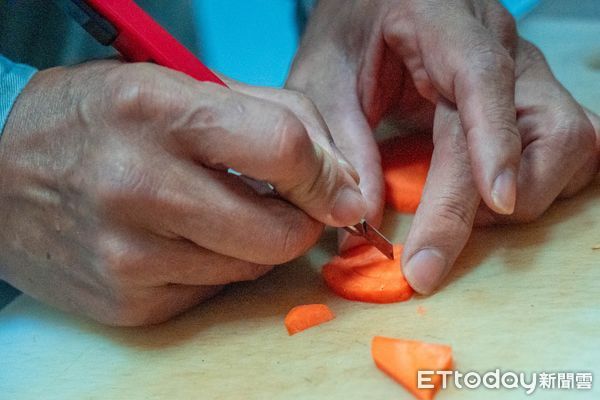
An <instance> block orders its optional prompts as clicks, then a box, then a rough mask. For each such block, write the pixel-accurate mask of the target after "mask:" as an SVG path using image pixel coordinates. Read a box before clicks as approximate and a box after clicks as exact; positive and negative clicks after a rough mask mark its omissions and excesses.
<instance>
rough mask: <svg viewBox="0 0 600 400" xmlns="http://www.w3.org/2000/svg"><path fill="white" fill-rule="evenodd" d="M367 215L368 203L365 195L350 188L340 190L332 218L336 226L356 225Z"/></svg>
mask: <svg viewBox="0 0 600 400" xmlns="http://www.w3.org/2000/svg"><path fill="white" fill-rule="evenodd" d="M366 213H367V202H366V201H365V198H364V197H363V195H362V194H361V193H360V192H359V191H358V190H356V189H354V188H352V187H350V186H344V187H342V188H341V189H340V191H339V193H338V195H337V197H336V199H335V201H334V203H333V210H332V211H331V217H332V218H333V220H334V221H335V222H336V225H339V226H347V225H351V224H356V223H358V221H360V220H361V219H362V218H363V216H364V215H365V214H366Z"/></svg>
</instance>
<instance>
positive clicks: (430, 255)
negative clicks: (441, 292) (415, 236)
mask: <svg viewBox="0 0 600 400" xmlns="http://www.w3.org/2000/svg"><path fill="white" fill-rule="evenodd" d="M404 276H405V277H406V280H408V283H409V284H410V286H412V288H413V289H415V290H416V291H417V292H419V293H421V294H430V293H431V292H433V291H434V290H435V289H436V288H437V287H438V286H439V284H440V283H441V281H442V279H444V277H445V276H446V259H445V258H444V257H443V256H442V254H441V253H440V252H439V251H437V250H435V249H431V248H428V249H423V250H420V251H419V252H417V253H416V254H415V255H413V256H412V257H411V258H410V260H408V262H407V263H406V265H405V266H404Z"/></svg>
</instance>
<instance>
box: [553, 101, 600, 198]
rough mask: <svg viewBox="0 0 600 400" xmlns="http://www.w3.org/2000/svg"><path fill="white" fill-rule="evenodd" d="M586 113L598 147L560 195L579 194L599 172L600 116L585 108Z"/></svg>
mask: <svg viewBox="0 0 600 400" xmlns="http://www.w3.org/2000/svg"><path fill="white" fill-rule="evenodd" d="M583 111H584V112H585V115H586V116H587V118H588V120H589V121H590V123H591V124H592V127H593V129H594V133H595V136H596V148H595V151H594V152H593V154H592V155H591V159H590V161H589V162H587V163H585V164H584V165H583V167H581V168H580V169H579V170H578V171H577V172H576V173H575V175H573V177H572V178H571V181H570V182H569V183H568V184H567V186H566V187H565V188H564V189H563V191H562V192H561V194H560V197H571V196H574V195H575V194H577V193H578V192H579V191H580V190H581V189H583V188H584V187H586V186H587V185H588V184H589V183H590V181H591V180H592V179H593V177H594V176H595V175H596V174H597V173H598V170H599V166H600V118H599V117H598V115H596V114H594V113H593V112H592V111H590V110H587V109H586V108H585V107H584V108H583Z"/></svg>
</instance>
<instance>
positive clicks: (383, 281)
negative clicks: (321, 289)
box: [321, 245, 413, 303]
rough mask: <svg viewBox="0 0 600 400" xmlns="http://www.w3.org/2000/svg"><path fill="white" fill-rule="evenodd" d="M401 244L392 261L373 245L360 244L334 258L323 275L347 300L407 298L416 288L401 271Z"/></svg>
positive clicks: (323, 270)
mask: <svg viewBox="0 0 600 400" xmlns="http://www.w3.org/2000/svg"><path fill="white" fill-rule="evenodd" d="M401 256H402V246H401V245H394V259H393V260H389V259H388V258H387V257H386V256H384V255H383V254H381V252H380V251H379V250H377V249H376V248H375V247H373V246H371V245H361V246H357V247H354V248H352V249H350V250H348V251H346V252H345V253H344V254H342V255H341V256H336V257H334V258H333V259H332V260H331V261H330V262H329V263H328V264H325V265H324V266H323V269H322V271H321V274H322V275H323V278H324V279H325V283H326V284H327V286H329V288H330V289H331V290H332V291H333V292H334V293H336V294H338V295H339V296H342V297H344V298H346V299H348V300H355V301H364V302H367V303H394V302H398V301H404V300H408V299H409V298H410V297H411V296H412V294H413V290H412V288H411V287H410V285H409V284H408V282H407V281H406V279H405V278H404V275H403V274H402V268H401V266H400V257H401Z"/></svg>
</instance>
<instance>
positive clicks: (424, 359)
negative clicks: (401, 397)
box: [371, 336, 452, 400]
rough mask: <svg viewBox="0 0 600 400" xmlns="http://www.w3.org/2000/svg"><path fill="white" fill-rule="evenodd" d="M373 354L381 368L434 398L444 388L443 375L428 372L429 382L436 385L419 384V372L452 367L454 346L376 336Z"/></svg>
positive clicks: (423, 399)
mask: <svg viewBox="0 0 600 400" xmlns="http://www.w3.org/2000/svg"><path fill="white" fill-rule="evenodd" d="M371 355H372V356H373V361H375V365H377V368H379V369H380V370H382V371H383V372H385V373H386V374H387V375H389V376H390V377H391V378H393V379H394V380H395V381H397V382H398V383H400V384H401V385H402V386H404V387H405V388H406V389H407V390H408V391H409V392H411V393H412V394H413V395H414V396H415V397H416V398H418V399H421V400H431V399H433V397H434V396H435V394H436V393H437V391H438V390H439V389H440V386H441V380H442V377H441V376H440V375H438V374H432V375H426V377H427V378H431V381H427V382H425V383H427V384H430V385H433V388H419V387H418V384H417V383H418V381H417V379H418V375H417V372H418V371H441V370H449V369H451V368H452V348H451V347H450V346H446V345H441V344H431V343H424V342H420V341H417V340H405V339H393V338H387V337H382V336H375V337H374V338H373V341H372V342H371Z"/></svg>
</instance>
